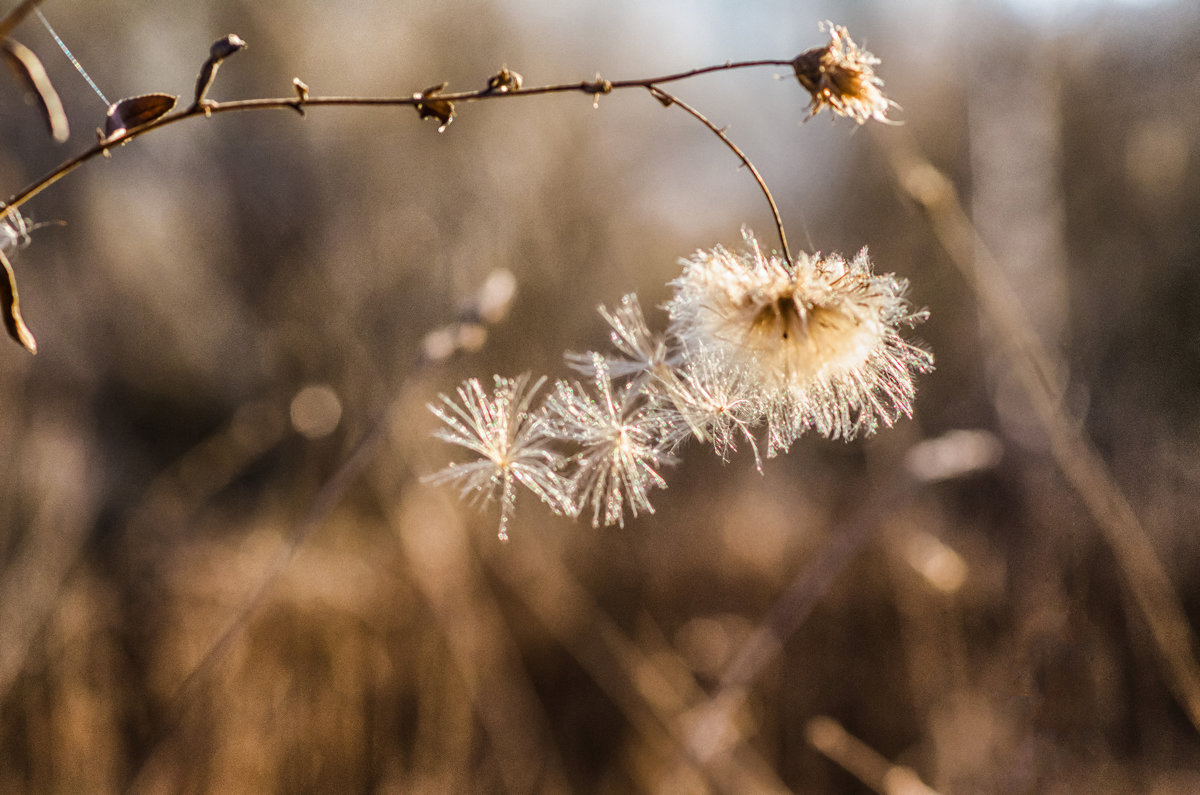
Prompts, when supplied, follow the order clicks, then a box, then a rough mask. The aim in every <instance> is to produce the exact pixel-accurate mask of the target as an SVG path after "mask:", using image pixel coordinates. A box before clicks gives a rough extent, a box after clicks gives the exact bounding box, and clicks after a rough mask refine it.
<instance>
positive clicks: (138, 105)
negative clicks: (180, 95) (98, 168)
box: [104, 94, 175, 141]
mask: <svg viewBox="0 0 1200 795" xmlns="http://www.w3.org/2000/svg"><path fill="white" fill-rule="evenodd" d="M173 107H175V97H173V96H171V95H170V94H142V95H140V96H136V97H128V98H126V99H123V100H121V101H120V102H114V103H113V104H111V105H109V106H108V116H107V117H106V118H105V119H104V140H105V141H114V140H116V139H117V138H120V137H121V136H122V135H124V134H125V132H126V131H127V130H132V129H133V128H134V127H140V126H142V125H143V124H149V123H150V122H152V121H154V120H155V119H158V118H160V117H162V116H165V115H166V114H167V113H169V112H170V111H171V108H173Z"/></svg>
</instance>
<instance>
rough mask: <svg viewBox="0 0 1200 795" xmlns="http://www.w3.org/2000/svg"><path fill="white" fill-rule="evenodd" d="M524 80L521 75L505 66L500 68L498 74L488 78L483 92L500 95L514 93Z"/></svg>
mask: <svg viewBox="0 0 1200 795" xmlns="http://www.w3.org/2000/svg"><path fill="white" fill-rule="evenodd" d="M524 79H525V78H523V77H521V75H519V74H517V73H516V72H513V71H511V70H510V69H509V68H508V67H507V66H502V67H500V71H499V72H496V74H494V75H492V76H491V77H489V78H488V81H487V88H486V89H484V90H485V91H488V92H492V91H495V92H497V93H500V94H505V93H507V92H509V91H516V90H517V89H519V88H520V87H521V83H522V82H523V81H524Z"/></svg>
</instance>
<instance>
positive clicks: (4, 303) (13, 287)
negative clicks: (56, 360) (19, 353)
mask: <svg viewBox="0 0 1200 795" xmlns="http://www.w3.org/2000/svg"><path fill="white" fill-rule="evenodd" d="M0 265H3V266H4V274H5V277H6V278H4V279H0V313H3V315H4V328H5V329H7V330H8V336H10V337H12V338H13V339H14V340H16V341H17V342H19V343H21V345H22V347H24V348H25V350H27V351H29V352H30V353H37V340H35V339H34V338H33V332H31V331H30V330H29V327H28V326H26V325H25V320H24V319H23V318H22V317H21V302H20V301H19V300H18V299H17V275H16V274H15V273H13V267H12V263H11V262H9V261H8V257H6V256H5V255H4V252H3V251H0Z"/></svg>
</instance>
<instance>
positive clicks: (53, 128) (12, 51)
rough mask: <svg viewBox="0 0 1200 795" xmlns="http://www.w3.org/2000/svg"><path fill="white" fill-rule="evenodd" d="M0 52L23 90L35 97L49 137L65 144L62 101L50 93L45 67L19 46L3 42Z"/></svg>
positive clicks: (6, 40) (66, 132)
mask: <svg viewBox="0 0 1200 795" xmlns="http://www.w3.org/2000/svg"><path fill="white" fill-rule="evenodd" d="M0 52H3V53H4V59H5V60H6V61H8V65H9V66H11V67H12V69H13V71H14V72H16V73H17V76H18V77H20V78H21V80H22V81H23V82H24V83H25V87H26V88H28V89H29V90H30V91H32V92H33V94H34V96H36V97H37V99H38V106H39V107H40V108H41V109H42V118H44V119H45V120H46V126H47V127H48V128H49V129H50V135H51V136H53V137H54V140H56V141H59V142H62V141H65V140H67V137H68V136H69V135H70V134H71V129H70V126H69V125H68V124H67V114H66V111H64V110H63V104H62V100H60V99H59V98H58V92H57V91H55V90H54V85H53V84H52V83H51V82H50V76H49V75H48V74H46V69H45V67H43V66H42V62H41V61H39V60H38V57H37V56H36V55H34V54H33V50H31V49H29V48H28V47H26V46H25V45H23V44H21V43H20V42H17V41H13V40H12V39H5V40H4V43H3V47H2V48H0Z"/></svg>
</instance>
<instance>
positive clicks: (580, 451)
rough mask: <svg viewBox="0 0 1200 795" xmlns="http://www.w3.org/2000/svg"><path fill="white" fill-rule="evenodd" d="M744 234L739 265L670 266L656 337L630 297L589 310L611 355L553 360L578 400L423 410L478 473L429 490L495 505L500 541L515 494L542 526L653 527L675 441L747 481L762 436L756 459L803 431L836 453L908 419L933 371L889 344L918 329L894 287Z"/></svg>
mask: <svg viewBox="0 0 1200 795" xmlns="http://www.w3.org/2000/svg"><path fill="white" fill-rule="evenodd" d="M744 235H745V238H746V248H745V249H744V250H743V251H741V252H739V253H733V252H730V251H728V250H726V249H724V248H722V247H717V248H715V249H713V250H711V251H700V252H697V253H696V254H695V255H693V256H692V257H691V258H689V259H686V260H684V261H683V272H682V274H681V275H680V276H679V277H678V278H677V279H675V280H674V281H672V282H671V283H670V286H671V287H672V288H673V289H674V294H673V297H672V298H671V299H670V300H669V301H668V302H667V304H666V306H665V309H666V310H667V314H668V316H669V323H668V325H667V328H666V331H665V332H663V333H655V332H653V331H652V330H651V328H650V324H649V323H648V322H647V320H646V318H645V315H644V314H643V312H642V309H641V307H640V305H639V303H638V300H637V297H636V296H634V295H627V296H625V297H624V298H622V299H621V302H620V304H619V305H618V307H617V308H615V309H611V310H610V309H606V308H604V307H601V309H600V312H601V315H602V316H603V317H604V319H605V320H606V321H607V323H608V324H609V326H610V327H611V340H612V343H613V347H614V348H615V349H616V350H615V352H613V353H611V354H602V353H596V352H589V353H587V354H568V356H567V361H568V363H570V364H571V365H572V366H573V367H574V368H575V369H577V370H579V371H580V372H582V373H583V374H584V375H585V376H587V378H588V381H589V382H590V383H588V384H587V385H585V384H583V383H580V382H577V381H566V380H559V381H556V382H555V384H554V386H553V388H551V389H550V390H548V394H547V395H546V396H545V397H544V398H542V399H541V401H540V402H538V392H539V391H540V390H541V387H542V386H543V384H544V383H545V381H546V379H545V378H542V379H538V380H537V381H533V382H532V383H531V382H530V378H529V376H521V377H520V378H516V379H505V378H499V377H497V379H496V389H495V391H494V392H493V393H492V394H491V395H490V396H489V395H488V394H486V393H485V392H484V391H483V389H482V388H481V386H480V385H479V382H478V381H475V380H473V379H472V380H470V381H468V382H466V384H465V385H464V386H462V387H460V388H459V389H458V398H459V400H458V401H457V402H456V401H454V400H453V399H452V398H450V397H447V396H445V395H443V396H442V397H441V400H442V403H441V405H437V406H431V407H430V408H431V410H432V411H433V412H434V414H436V415H437V416H438V418H439V419H441V420H442V422H443V423H445V425H446V426H447V427H446V428H443V429H442V430H440V431H439V432H438V434H437V435H438V436H439V438H441V439H443V440H445V441H448V442H451V443H452V444H456V445H459V446H461V447H464V448H466V449H468V450H470V451H471V452H473V453H474V454H475V455H476V456H477V458H476V460H474V461H471V462H468V463H462V464H453V465H451V466H450V467H448V468H447V469H444V470H442V471H441V472H439V473H437V474H436V475H433V476H432V477H431V478H430V479H431V480H432V481H434V482H454V483H456V484H458V486H459V487H460V489H461V490H462V493H463V494H464V496H474V497H495V496H496V495H497V493H498V494H499V495H500V513H501V518H500V535H501V537H502V538H503V537H505V536H506V534H507V528H508V523H509V519H510V517H511V515H512V512H513V510H514V505H515V487H516V486H517V485H521V486H525V487H526V488H528V489H529V490H531V491H532V492H534V493H535V494H536V495H537V496H538V497H540V498H541V499H542V501H543V502H545V503H547V504H548V505H549V506H550V507H551V508H552V509H553V510H555V511H556V512H557V513H560V514H563V515H567V516H572V517H578V516H580V515H581V514H585V513H586V514H588V515H590V517H591V521H592V524H593V525H594V526H599V525H600V524H605V525H612V524H618V525H624V521H625V514H626V511H628V512H629V513H630V514H632V515H633V516H637V515H638V514H640V513H652V512H653V510H654V509H653V507H652V506H651V503H650V493H651V492H652V491H653V490H654V489H656V488H665V487H666V485H667V484H666V480H665V479H664V477H663V475H662V471H661V470H662V468H663V466H664V465H665V464H669V463H671V462H672V461H674V459H675V453H676V452H677V451H678V450H679V448H680V447H681V446H683V445H684V444H685V443H686V442H688V441H689V440H695V441H697V442H700V443H702V444H705V445H708V446H710V447H712V449H713V450H714V452H715V453H716V454H717V455H719V456H720V457H721V458H722V459H725V460H728V458H729V456H730V455H731V454H732V453H734V452H736V451H737V449H738V446H739V445H744V446H745V447H748V448H750V450H751V451H752V452H753V455H754V458H755V462H756V464H757V465H758V467H759V469H760V470H761V468H762V459H761V456H760V452H759V445H760V438H759V436H760V433H761V432H763V431H764V429H765V441H766V457H767V458H771V457H773V456H775V455H777V454H779V453H781V452H784V451H786V450H787V449H788V448H789V447H790V446H791V444H792V443H793V442H794V441H795V440H796V439H798V438H799V437H800V436H801V435H803V434H804V433H805V432H806V431H809V430H813V431H815V432H817V433H819V434H821V435H822V436H826V437H829V438H841V439H847V440H848V439H852V438H854V437H856V436H859V435H863V434H871V433H874V432H875V431H876V430H877V429H878V428H879V427H880V426H881V425H884V426H890V425H892V424H893V423H894V422H895V421H896V420H897V419H898V418H899V417H900V416H901V415H903V416H912V404H913V397H914V394H915V386H914V383H913V377H914V375H915V374H917V373H921V372H927V371H929V370H930V369H932V366H933V357H932V355H931V354H930V353H929V352H928V351H926V350H924V349H923V348H921V347H919V346H917V345H915V344H913V343H911V342H908V341H906V340H905V339H904V338H903V337H901V336H900V329H901V328H902V327H904V326H913V325H915V324H916V323H919V322H921V321H922V320H924V319H925V317H926V313H925V312H924V311H915V310H913V308H912V307H911V306H910V304H909V303H908V301H907V300H906V298H905V297H904V293H905V291H906V289H907V283H906V282H905V281H904V280H902V279H898V278H896V277H895V276H893V275H891V274H886V275H877V274H874V273H873V272H872V268H871V263H870V260H869V259H868V257H867V252H866V250H865V249H864V250H863V251H862V252H860V253H859V254H858V255H857V256H855V257H854V258H853V259H851V260H849V261H847V260H846V259H845V258H843V257H841V256H838V255H832V256H827V257H822V256H820V255H818V254H813V255H802V256H800V257H798V258H796V260H795V261H794V262H788V261H787V260H786V259H784V258H783V257H782V256H780V255H777V254H767V253H764V252H763V251H762V249H761V248H760V247H759V245H758V243H757V241H756V240H755V239H754V237H753V235H751V234H750V233H749V232H745V233H744ZM535 404H536V405H535Z"/></svg>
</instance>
